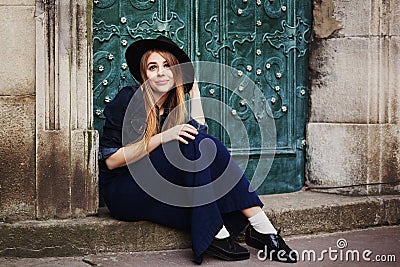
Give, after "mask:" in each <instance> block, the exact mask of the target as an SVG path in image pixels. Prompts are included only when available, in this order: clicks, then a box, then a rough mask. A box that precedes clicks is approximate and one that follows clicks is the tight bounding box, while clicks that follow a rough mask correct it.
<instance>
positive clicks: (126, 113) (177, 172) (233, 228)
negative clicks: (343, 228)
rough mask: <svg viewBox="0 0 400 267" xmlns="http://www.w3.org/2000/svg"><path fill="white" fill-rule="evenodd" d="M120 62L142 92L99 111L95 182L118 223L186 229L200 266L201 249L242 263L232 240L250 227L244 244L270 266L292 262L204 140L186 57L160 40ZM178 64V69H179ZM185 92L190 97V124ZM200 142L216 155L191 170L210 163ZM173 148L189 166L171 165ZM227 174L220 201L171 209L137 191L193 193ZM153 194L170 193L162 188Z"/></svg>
mask: <svg viewBox="0 0 400 267" xmlns="http://www.w3.org/2000/svg"><path fill="white" fill-rule="evenodd" d="M125 56H126V60H127V63H128V66H129V69H130V71H131V73H132V74H133V76H134V77H135V79H136V80H137V81H138V82H139V83H140V87H136V86H131V87H125V88H123V89H122V90H121V91H120V92H119V93H118V94H117V95H116V96H115V98H114V99H113V101H112V102H110V103H109V104H108V105H107V106H106V108H105V110H104V115H105V116H106V122H105V125H104V132H103V136H102V138H101V140H100V151H99V152H100V169H101V170H100V177H99V178H100V190H101V194H102V196H103V198H104V201H105V203H106V205H107V207H108V209H109V210H110V213H111V215H112V216H113V217H115V218H116V219H119V220H124V221H139V220H148V221H152V222H155V223H159V224H163V225H166V226H170V227H174V228H178V229H182V230H186V231H190V233H191V237H192V249H193V251H194V255H195V262H197V263H198V264H200V263H201V262H202V258H203V255H204V253H205V252H206V251H207V252H210V253H212V254H214V255H215V256H217V257H219V258H221V259H225V260H245V259H248V258H249V256H250V253H249V251H248V250H247V249H246V248H245V247H243V246H241V245H239V244H238V243H237V242H235V241H234V240H233V237H235V236H237V235H238V234H239V233H240V232H241V231H242V230H243V229H244V228H245V227H246V225H247V224H248V223H250V225H249V226H248V227H247V229H246V239H245V240H246V243H247V245H249V246H252V247H255V248H257V249H260V250H261V249H263V250H264V249H267V252H268V255H267V256H268V257H271V259H273V260H278V261H283V262H296V255H295V254H294V253H291V252H292V250H291V249H290V248H289V247H288V246H287V245H286V243H285V242H284V241H283V239H282V238H281V236H280V235H279V233H278V232H277V231H276V229H275V228H274V226H273V225H272V224H271V222H270V221H269V219H268V218H267V216H266V215H265V213H264V212H263V211H262V209H261V208H262V206H263V203H262V202H261V201H260V199H259V198H258V196H257V194H256V193H255V192H249V190H248V188H249V181H248V180H247V178H246V177H245V176H244V175H243V173H242V172H241V170H240V169H239V167H238V166H237V165H236V164H235V163H234V162H233V161H232V160H231V156H230V154H229V152H228V151H227V149H226V148H225V147H224V145H223V144H222V143H221V142H219V141H218V140H217V139H216V138H214V137H212V136H211V135H208V134H207V125H206V123H205V119H204V115H203V110H202V107H201V100H200V91H199V88H198V86H197V84H196V82H194V70H193V65H192V64H191V61H190V59H189V57H188V56H187V54H186V53H185V52H184V51H183V50H181V49H180V48H179V47H178V46H177V45H176V44H175V43H173V42H172V41H171V40H170V39H168V38H166V37H163V36H160V37H158V38H156V39H146V40H140V41H137V42H135V43H133V44H132V45H130V46H129V47H128V49H127V52H126V55H125ZM182 64H184V67H182V68H180V66H183V65H182ZM185 93H189V95H190V119H189V120H188V116H187V112H186V107H185V103H184V102H185ZM133 99H136V101H134V100H133ZM204 140H207V141H208V142H212V143H213V145H214V146H213V147H214V148H215V155H213V157H211V155H210V157H211V158H212V161H211V162H209V164H208V165H207V166H206V167H204V168H201V169H196V167H195V165H196V164H197V163H196V164H193V165H192V164H191V163H190V162H196V160H198V159H199V158H200V157H202V156H204V157H205V158H210V157H207V153H208V152H207V151H208V150H204V149H203V150H202V151H200V143H201V142H202V141H204ZM174 147H178V150H179V153H180V154H182V155H183V156H184V157H185V158H186V159H188V160H189V161H188V162H189V163H188V164H186V165H185V167H180V166H177V165H176V164H174V163H172V162H170V160H169V158H168V156H167V154H168V153H167V152H168V151H169V150H170V149H174ZM200 152H201V153H200ZM202 153H203V154H202ZM204 154H205V155H204ZM232 164H233V165H232ZM232 166H233V167H232ZM191 168H192V169H191ZM227 168H230V169H231V171H232V170H233V171H234V172H235V173H236V176H238V177H239V179H238V182H237V183H236V182H235V184H234V185H233V187H232V188H231V189H229V190H228V191H227V192H226V193H225V194H224V195H223V196H221V197H216V198H215V200H213V199H211V200H209V201H206V202H204V204H198V205H196V204H195V205H188V203H189V202H187V203H182V205H180V204H176V203H175V204H173V203H172V204H171V203H168V201H163V200H162V199H159V198H157V197H156V196H155V195H154V194H149V191H148V190H146V188H145V186H144V187H143V185H142V183H147V182H149V181H154V178H155V177H156V176H157V175H159V176H161V177H162V178H163V179H165V180H166V181H168V182H170V183H172V184H176V185H178V186H181V187H183V188H194V189H197V188H199V187H202V186H205V185H208V184H210V183H211V184H212V183H213V182H214V181H216V180H217V179H219V178H221V177H223V176H224V175H225V177H224V178H225V179H226V178H227V177H226V174H225V171H226V169H227ZM230 175H232V173H230ZM228 178H229V177H228ZM154 187H161V184H154ZM157 190H158V192H161V194H164V195H167V196H172V197H173V195H174V194H173V192H168V190H167V191H166V192H165V191H163V188H160V189H158V188H157V189H156V191H157ZM216 191H217V190H216ZM190 192H195V191H190ZM213 193H215V192H214V190H213V189H211V190H209V191H207V193H206V194H203V193H202V194H197V195H198V196H192V197H191V196H188V197H187V199H189V200H190V201H192V202H193V203H195V202H196V201H197V200H199V199H200V200H201V198H203V197H209V196H211V197H212V196H213ZM193 195H196V193H194V194H193ZM205 195H207V196H205ZM192 202H190V203H192Z"/></svg>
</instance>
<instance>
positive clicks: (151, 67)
mask: <svg viewBox="0 0 400 267" xmlns="http://www.w3.org/2000/svg"><path fill="white" fill-rule="evenodd" d="M155 69H157V66H156V65H151V66H150V67H149V70H155Z"/></svg>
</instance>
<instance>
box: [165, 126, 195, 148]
mask: <svg viewBox="0 0 400 267" xmlns="http://www.w3.org/2000/svg"><path fill="white" fill-rule="evenodd" d="M197 134H198V131H197V129H196V128H194V127H193V126H192V125H190V124H180V125H176V126H174V127H172V128H170V129H168V130H166V131H164V132H161V143H162V144H164V143H167V142H169V141H173V140H178V141H179V142H182V143H184V144H188V143H189V142H188V141H187V140H186V139H185V138H189V139H192V140H194V139H195V138H196V136H195V135H197ZM184 137H185V138H184Z"/></svg>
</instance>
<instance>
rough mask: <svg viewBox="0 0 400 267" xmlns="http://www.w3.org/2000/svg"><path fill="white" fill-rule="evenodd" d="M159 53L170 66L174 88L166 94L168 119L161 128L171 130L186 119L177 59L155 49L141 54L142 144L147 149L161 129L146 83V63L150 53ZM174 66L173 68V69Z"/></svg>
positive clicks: (181, 79)
mask: <svg viewBox="0 0 400 267" xmlns="http://www.w3.org/2000/svg"><path fill="white" fill-rule="evenodd" d="M154 52H155V53H159V54H160V55H161V56H162V57H163V58H164V59H165V60H166V61H167V62H168V64H169V65H170V66H171V71H172V74H173V75H174V80H175V88H173V89H171V90H170V91H169V92H167V98H166V101H165V103H168V107H164V108H168V109H169V110H170V113H169V115H168V119H167V120H166V122H165V125H164V126H163V130H166V129H169V128H172V127H173V126H175V125H178V124H182V123H184V122H185V119H186V117H187V115H186V107H185V92H184V87H183V78H182V76H183V75H182V70H181V68H180V66H179V61H178V59H177V58H176V57H175V56H174V55H173V54H172V53H170V52H168V51H160V50H157V49H153V50H149V51H147V52H146V53H144V54H143V56H142V59H141V61H140V74H141V77H142V81H144V82H143V83H142V84H141V87H142V89H143V95H144V102H145V106H146V112H147V125H146V130H145V133H144V142H145V147H146V149H147V147H148V144H149V142H150V139H151V137H153V136H154V135H156V134H158V133H160V132H161V127H160V124H159V122H158V119H157V111H156V103H155V100H154V97H153V94H152V89H151V87H150V83H149V82H146V80H147V79H148V77H147V76H146V68H147V61H148V59H149V57H150V55H151V54H152V53H154ZM173 66H174V67H173Z"/></svg>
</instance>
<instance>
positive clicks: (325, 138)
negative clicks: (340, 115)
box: [307, 123, 400, 194]
mask: <svg viewBox="0 0 400 267" xmlns="http://www.w3.org/2000/svg"><path fill="white" fill-rule="evenodd" d="M396 128H397V126H396V125H393V124H364V125H362V124H340V123H337V124H328V123H310V124H309V125H308V137H307V138H308V145H309V150H308V154H309V159H310V160H309V162H308V172H309V173H308V177H309V180H310V182H311V185H312V186H313V187H316V188H318V187H322V188H324V187H339V188H338V189H337V190H336V191H335V192H341V193H352V194H367V193H368V194H375V193H380V194H382V193H395V192H396V190H395V184H391V185H386V186H380V185H378V183H388V182H394V181H396V180H399V179H400V175H399V174H400V167H399V164H398V163H399V159H398V157H397V155H398V143H397V142H398V141H397V137H396V136H395V135H394V131H395V129H396ZM361 184H372V186H356V185H361ZM346 186H354V187H348V188H341V187H346Z"/></svg>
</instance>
